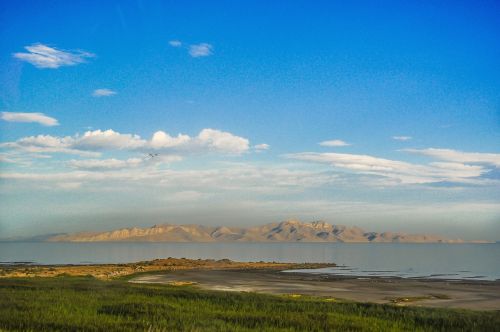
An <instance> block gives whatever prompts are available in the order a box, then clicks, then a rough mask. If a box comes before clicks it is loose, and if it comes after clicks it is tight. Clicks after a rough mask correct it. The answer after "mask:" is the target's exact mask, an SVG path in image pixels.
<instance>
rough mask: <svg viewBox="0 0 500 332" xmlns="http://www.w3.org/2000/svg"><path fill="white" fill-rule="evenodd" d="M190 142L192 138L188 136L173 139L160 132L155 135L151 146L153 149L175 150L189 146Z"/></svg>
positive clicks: (179, 135) (178, 136)
mask: <svg viewBox="0 0 500 332" xmlns="http://www.w3.org/2000/svg"><path fill="white" fill-rule="evenodd" d="M190 141H191V137H189V136H188V135H183V134H178V135H177V137H172V136H170V135H169V134H168V133H166V132H164V131H161V130H160V131H157V132H155V133H154V134H153V138H151V142H150V145H151V147H152V148H153V149H162V148H173V147H177V146H181V145H184V144H188V143H189V142H190Z"/></svg>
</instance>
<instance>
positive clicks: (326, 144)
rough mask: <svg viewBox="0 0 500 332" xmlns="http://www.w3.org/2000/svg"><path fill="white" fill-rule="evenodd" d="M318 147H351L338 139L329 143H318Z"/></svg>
mask: <svg viewBox="0 0 500 332" xmlns="http://www.w3.org/2000/svg"><path fill="white" fill-rule="evenodd" d="M319 145H321V146H330V147H335V146H349V145H351V144H350V143H347V142H344V141H342V140H340V139H334V140H331V141H323V142H320V143H319Z"/></svg>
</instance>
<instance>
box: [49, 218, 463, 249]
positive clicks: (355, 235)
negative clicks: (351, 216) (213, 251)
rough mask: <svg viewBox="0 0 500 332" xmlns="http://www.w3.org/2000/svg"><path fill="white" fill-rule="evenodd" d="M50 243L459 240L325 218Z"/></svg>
mask: <svg viewBox="0 0 500 332" xmlns="http://www.w3.org/2000/svg"><path fill="white" fill-rule="evenodd" d="M46 241H51V242H109V241H136V242H365V243H371V242H405V243H461V242H463V241H462V240H460V239H454V240H450V239H447V238H444V237H441V236H437V235H426V234H405V233H392V232H384V233H376V232H367V231H365V230H363V229H361V228H359V227H347V226H342V225H331V224H329V223H326V222H324V221H313V222H307V223H304V222H300V221H295V220H289V221H283V222H280V223H271V224H267V225H262V226H255V227H250V228H235V227H225V226H220V227H208V226H200V225H169V224H166V225H155V226H153V227H150V228H136V227H134V228H125V229H119V230H115V231H109V232H99V233H97V232H92V233H91V232H88V233H75V234H62V235H56V236H52V237H49V238H47V239H46Z"/></svg>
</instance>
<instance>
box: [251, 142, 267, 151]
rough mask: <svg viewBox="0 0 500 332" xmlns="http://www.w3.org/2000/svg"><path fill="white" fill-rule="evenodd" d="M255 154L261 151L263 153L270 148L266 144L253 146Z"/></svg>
mask: <svg viewBox="0 0 500 332" xmlns="http://www.w3.org/2000/svg"><path fill="white" fill-rule="evenodd" d="M253 148H254V149H255V150H256V151H257V152H262V151H265V150H269V148H270V146H269V144H266V143H262V144H257V145H254V147H253Z"/></svg>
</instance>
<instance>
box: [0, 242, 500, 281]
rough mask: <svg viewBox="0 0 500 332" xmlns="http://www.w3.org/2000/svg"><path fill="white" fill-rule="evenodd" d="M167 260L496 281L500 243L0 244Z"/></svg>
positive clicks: (67, 257) (37, 255) (123, 259)
mask: <svg viewBox="0 0 500 332" xmlns="http://www.w3.org/2000/svg"><path fill="white" fill-rule="evenodd" d="M166 257H177V258H181V257H185V258H206V259H208V258H213V259H222V258H229V259H232V260H236V261H261V260H262V261H276V262H333V263H336V264H337V265H339V266H338V267H336V268H328V269H321V270H313V271H308V272H311V273H318V272H321V273H331V274H341V275H356V276H361V277H369V276H400V277H430V278H443V279H478V280H496V279H500V243H494V244H392V243H391V244H346V243H33V242H31V243H23V242H11V243H7V242H4V243H0V262H2V263H8V262H33V263H37V264H86V263H128V262H136V261H142V260H151V259H155V258H166Z"/></svg>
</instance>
